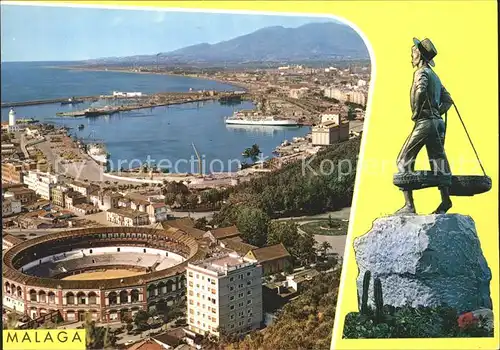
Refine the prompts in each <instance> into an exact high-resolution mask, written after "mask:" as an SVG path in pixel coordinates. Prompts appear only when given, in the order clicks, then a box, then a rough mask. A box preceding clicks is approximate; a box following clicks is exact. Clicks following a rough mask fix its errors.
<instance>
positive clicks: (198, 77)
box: [45, 66, 249, 92]
mask: <svg viewBox="0 0 500 350" xmlns="http://www.w3.org/2000/svg"><path fill="white" fill-rule="evenodd" d="M45 68H52V69H65V70H72V71H88V72H113V73H128V74H146V75H148V74H149V75H166V76H172V77H183V78H190V79H202V80H210V81H214V82H217V83H220V84H224V85H231V86H234V87H237V88H239V89H243V90H245V91H246V92H248V90H249V88H248V87H247V86H245V85H243V84H241V83H237V82H232V81H226V80H222V79H217V78H211V77H207V76H191V75H185V74H177V73H171V72H134V71H130V70H126V69H113V68H111V69H109V68H87V67H78V66H67V67H65V66H46V67H45Z"/></svg>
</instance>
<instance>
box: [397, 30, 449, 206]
mask: <svg viewBox="0 0 500 350" xmlns="http://www.w3.org/2000/svg"><path fill="white" fill-rule="evenodd" d="M413 42H414V44H415V45H414V46H412V48H411V62H412V65H413V67H414V68H416V70H415V73H414V75H413V85H412V87H411V92H410V103H411V110H412V120H413V121H414V122H415V125H414V127H413V130H412V132H411V134H410V136H409V137H408V139H407V140H406V142H405V144H404V145H403V148H402V149H401V151H400V154H399V156H398V160H397V165H398V169H399V172H400V173H412V172H414V170H415V160H416V158H417V155H418V153H419V152H420V150H421V149H422V148H423V147H424V146H425V147H426V149H427V154H428V157H429V162H430V165H431V171H433V172H434V174H436V175H438V176H439V177H440V178H441V177H442V179H443V181H441V182H440V185H439V186H438V187H439V190H440V192H441V204H440V205H439V206H438V208H437V209H436V210H435V211H434V214H444V213H446V212H447V211H448V210H449V209H450V208H451V206H452V202H451V199H450V192H449V188H450V186H451V170H450V166H449V163H448V159H447V157H446V154H445V151H444V136H445V122H444V121H443V118H442V115H443V114H445V113H446V112H447V111H448V109H449V108H450V107H451V106H452V104H453V100H452V99H451V96H450V94H449V93H448V92H447V91H446V89H445V88H444V86H443V85H442V84H441V81H440V79H439V77H438V76H437V74H436V73H435V72H434V71H433V70H432V68H431V67H434V61H433V58H434V57H435V56H436V55H437V51H436V48H435V47H434V45H433V44H432V42H431V41H430V40H429V39H423V40H422V41H420V40H418V39H416V38H414V39H413ZM402 191H403V194H404V198H405V206H404V207H403V208H401V209H399V210H398V211H397V212H396V214H415V213H416V210H415V204H414V201H413V191H412V190H411V189H406V188H402Z"/></svg>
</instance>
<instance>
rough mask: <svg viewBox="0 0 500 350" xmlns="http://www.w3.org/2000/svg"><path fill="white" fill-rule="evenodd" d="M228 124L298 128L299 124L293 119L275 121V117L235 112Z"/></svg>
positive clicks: (228, 119)
mask: <svg viewBox="0 0 500 350" xmlns="http://www.w3.org/2000/svg"><path fill="white" fill-rule="evenodd" d="M226 124H233V125H269V126H297V125H299V123H298V122H297V121H295V120H291V119H275V118H274V117H273V116H265V115H260V114H258V113H253V114H252V113H245V112H235V113H234V114H233V116H232V117H228V118H226Z"/></svg>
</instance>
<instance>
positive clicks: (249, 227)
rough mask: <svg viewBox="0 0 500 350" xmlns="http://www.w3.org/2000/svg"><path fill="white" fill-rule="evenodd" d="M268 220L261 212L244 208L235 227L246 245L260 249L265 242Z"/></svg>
mask: <svg viewBox="0 0 500 350" xmlns="http://www.w3.org/2000/svg"><path fill="white" fill-rule="evenodd" d="M269 220H270V219H269V216H267V214H266V213H264V212H263V211H262V210H260V209H257V208H250V207H244V208H242V210H241V211H240V213H239V214H238V218H237V223H236V226H237V227H238V229H239V230H240V232H241V234H242V236H243V238H244V239H245V240H246V241H247V242H248V243H250V244H253V245H255V246H258V247H262V246H264V245H265V244H266V241H267V228H268V225H269Z"/></svg>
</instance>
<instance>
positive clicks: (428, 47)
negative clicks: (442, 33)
mask: <svg viewBox="0 0 500 350" xmlns="http://www.w3.org/2000/svg"><path fill="white" fill-rule="evenodd" d="M413 43H415V46H416V47H417V49H418V50H419V51H420V53H421V54H422V57H423V58H424V59H425V60H426V61H427V62H429V64H430V65H431V66H432V67H434V60H433V58H434V57H436V55H437V50H436V47H434V44H433V43H432V41H431V40H430V39H427V38H425V39H424V40H422V41H420V40H418V39H417V38H413Z"/></svg>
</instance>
